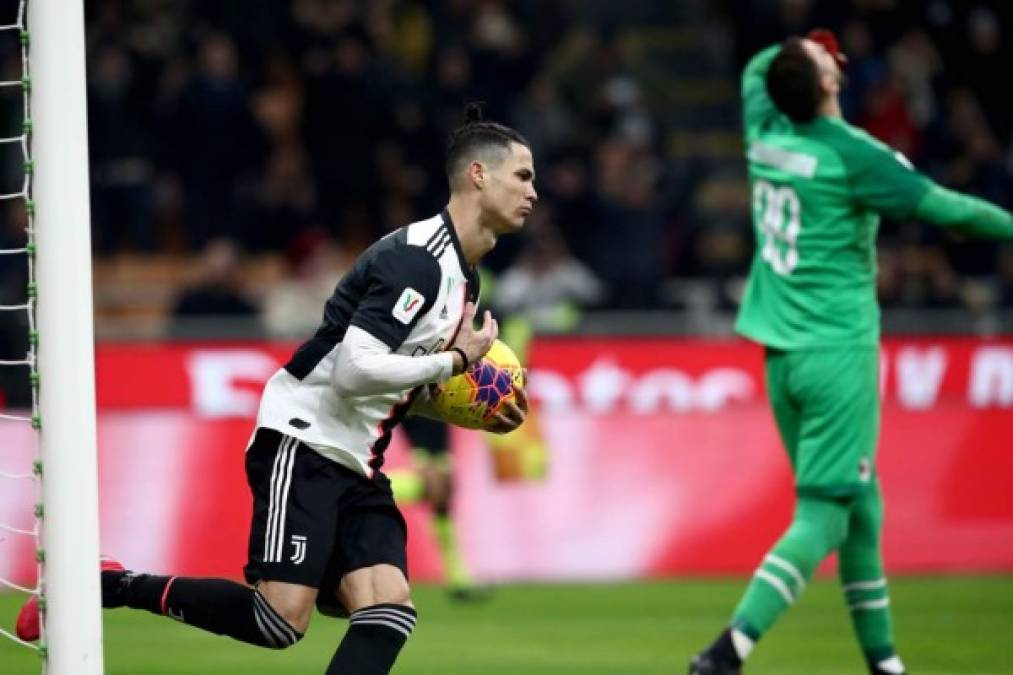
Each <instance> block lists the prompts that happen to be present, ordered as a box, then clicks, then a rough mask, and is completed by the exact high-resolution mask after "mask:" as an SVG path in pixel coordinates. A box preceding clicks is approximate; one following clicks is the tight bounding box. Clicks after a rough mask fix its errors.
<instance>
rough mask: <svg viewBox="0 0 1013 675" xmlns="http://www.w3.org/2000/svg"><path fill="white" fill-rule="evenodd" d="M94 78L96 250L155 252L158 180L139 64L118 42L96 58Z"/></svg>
mask: <svg viewBox="0 0 1013 675" xmlns="http://www.w3.org/2000/svg"><path fill="white" fill-rule="evenodd" d="M92 63H93V65H92V71H91V75H90V77H89V78H88V121H89V134H88V136H89V138H88V141H89V145H90V146H91V163H92V169H91V178H92V193H91V194H92V223H93V240H94V246H95V248H96V250H98V251H101V252H110V251H114V250H120V249H123V248H129V249H140V250H144V251H153V250H155V248H156V246H157V245H158V241H157V239H156V233H155V231H154V227H153V226H152V225H153V223H152V220H153V217H152V216H153V198H154V195H153V192H152V182H153V178H154V165H153V162H152V159H153V155H154V149H155V148H154V143H153V138H152V135H153V129H152V128H151V126H150V125H151V116H150V114H149V111H150V104H149V103H148V102H147V101H145V99H144V98H143V97H142V96H139V95H138V93H139V92H138V91H137V90H136V86H135V77H136V75H135V72H134V64H133V62H132V61H131V59H130V56H129V54H128V53H127V51H126V50H125V49H124V48H123V47H121V46H120V45H117V44H115V43H112V44H107V45H103V46H102V47H100V48H99V50H98V52H97V53H96V54H95V55H94V57H93V62H92Z"/></svg>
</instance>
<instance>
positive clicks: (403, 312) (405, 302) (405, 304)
mask: <svg viewBox="0 0 1013 675" xmlns="http://www.w3.org/2000/svg"><path fill="white" fill-rule="evenodd" d="M424 304H426V299H425V297H423V295H422V294H421V293H419V292H418V291H416V290H415V289H414V288H412V287H411V286H409V287H408V288H406V289H404V291H402V293H401V297H400V298H398V299H397V302H396V303H394V309H393V311H391V314H392V315H393V316H394V318H395V319H397V320H398V321H400V322H401V323H403V324H406V325H407V324H409V323H411V322H412V319H414V318H415V315H416V314H418V313H419V310H421V309H422V306H423V305H424Z"/></svg>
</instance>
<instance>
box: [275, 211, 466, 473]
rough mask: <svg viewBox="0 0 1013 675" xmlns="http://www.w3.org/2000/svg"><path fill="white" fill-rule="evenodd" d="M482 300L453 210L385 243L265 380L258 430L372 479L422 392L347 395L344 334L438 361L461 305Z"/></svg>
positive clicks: (372, 250)
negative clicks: (352, 331)
mask: <svg viewBox="0 0 1013 675" xmlns="http://www.w3.org/2000/svg"><path fill="white" fill-rule="evenodd" d="M478 295H479V279H478V275H477V273H476V271H475V269H474V268H473V267H472V266H470V265H468V263H467V261H466V260H465V258H464V254H463V253H462V251H461V244H460V242H459V241H458V239H457V233H456V232H455V230H454V226H453V223H452V222H451V220H450V214H449V213H448V212H447V211H446V210H444V211H443V213H441V214H439V215H437V216H434V217H432V218H429V219H428V220H423V221H419V222H417V223H412V224H411V225H408V226H406V227H402V228H401V229H399V230H396V231H394V232H392V233H391V234H389V235H387V236H386V237H384V238H383V239H380V240H379V241H377V242H376V243H374V244H373V245H372V246H370V247H369V248H368V249H366V251H364V252H363V253H362V255H361V256H359V258H358V260H356V262H355V265H354V266H353V267H352V269H351V270H350V271H349V272H348V274H346V275H345V276H344V278H342V279H341V281H340V282H339V283H338V285H337V288H336V289H335V291H334V294H333V295H332V296H331V298H330V299H329V300H328V301H327V304H326V305H325V307H324V317H323V323H322V325H321V326H320V328H319V329H318V330H317V332H316V334H315V335H314V336H313V337H312V338H311V339H309V340H308V341H306V342H305V343H303V345H302V346H300V347H299V348H298V349H297V350H296V352H295V353H294V354H293V356H292V358H291V359H290V360H289V362H288V363H287V364H285V366H284V367H282V368H281V369H280V370H278V372H277V373H275V374H274V375H273V376H272V377H271V379H270V380H269V381H268V383H267V385H266V386H265V388H264V394H263V397H262V398H261V401H260V410H259V413H258V415H257V426H258V427H267V428H269V429H276V430H278V431H280V432H282V433H284V434H287V435H289V436H293V437H295V438H298V439H299V440H301V441H303V442H304V443H306V444H307V445H309V446H310V447H312V448H314V449H315V450H316V451H317V452H319V453H321V454H322V455H324V456H325V457H328V458H329V459H332V460H333V461H335V462H338V463H339V464H342V465H343V466H346V467H348V468H350V469H352V470H353V471H356V472H358V473H360V474H362V475H364V476H367V477H372V475H373V473H374V472H375V471H376V470H377V469H379V468H380V466H381V465H382V464H383V452H384V450H385V449H386V448H387V446H388V444H389V443H390V438H391V432H392V430H393V428H394V426H395V425H396V424H397V423H398V422H399V421H400V420H401V419H403V418H404V417H405V415H406V414H407V412H408V409H409V408H410V407H411V404H412V401H413V399H414V398H415V396H416V395H417V394H418V393H419V391H420V390H421V387H414V388H409V389H402V390H398V391H391V392H389V393H383V394H377V395H367V396H342V395H340V394H339V393H338V390H337V388H336V387H335V386H334V385H333V384H332V381H331V377H332V372H333V370H334V365H335V362H336V360H337V354H338V353H339V350H340V349H341V347H342V340H343V339H344V337H345V333H346V331H347V330H348V329H349V327H352V326H354V327H357V328H360V329H362V330H364V331H366V332H367V333H369V334H370V335H372V336H373V337H375V338H377V339H378V340H380V341H382V342H383V343H385V344H386V345H387V346H388V347H390V349H391V352H392V353H394V354H399V355H403V356H412V357H418V356H425V355H429V354H434V353H436V352H440V351H442V350H445V349H446V348H447V347H448V346H449V345H450V344H452V342H453V340H454V338H455V337H456V334H457V331H458V329H459V328H460V325H461V320H462V314H463V311H464V303H465V302H466V301H469V300H470V301H471V302H475V303H477V302H478ZM339 375H340V374H339Z"/></svg>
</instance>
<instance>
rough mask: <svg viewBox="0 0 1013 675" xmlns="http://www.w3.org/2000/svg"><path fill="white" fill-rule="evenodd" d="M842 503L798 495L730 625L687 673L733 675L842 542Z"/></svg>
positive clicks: (844, 505)
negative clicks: (782, 530) (788, 521)
mask: <svg viewBox="0 0 1013 675" xmlns="http://www.w3.org/2000/svg"><path fill="white" fill-rule="evenodd" d="M848 513H849V509H848V504H847V502H846V501H841V500H835V499H829V498H821V497H812V496H806V497H803V496H799V497H798V498H797V500H796V502H795V516H794V518H793V520H792V523H791V525H790V526H789V527H788V530H787V531H786V532H785V533H784V534H783V535H782V536H781V539H780V540H779V541H778V542H777V544H775V545H774V547H773V548H772V549H771V550H770V552H769V553H768V554H767V555H766V556H765V557H764V559H763V562H762V563H761V564H760V566H759V567H758V568H757V570H756V573H755V574H754V575H753V579H752V581H751V582H750V584H749V587H748V588H747V589H746V593H745V595H744V596H743V597H742V600H741V601H740V602H739V605H738V607H736V608H735V612H734V614H733V618H732V623H731V625H730V626H729V627H728V628H727V629H726V630H725V631H724V632H722V633H721V635H719V636H718V638H717V640H715V641H714V643H713V644H711V646H710V647H708V648H707V649H706V650H705V651H704V652H703V653H701V654H700V655H699V656H697V658H696V659H695V660H694V666H692V667H691V669H690V672H691V673H711V672H713V673H725V672H728V673H733V672H737V669H738V667H739V666H740V665H741V663H742V661H744V660H745V659H746V657H747V656H748V655H749V653H750V652H751V651H752V648H753V645H754V644H755V643H756V641H757V640H759V639H760V637H761V636H763V635H764V634H765V633H766V632H767V631H768V630H770V628H771V626H773V625H774V622H776V621H777V619H778V617H780V616H781V614H782V613H784V611H785V610H787V609H788V608H789V607H790V606H791V605H793V604H794V603H795V601H796V600H797V599H798V598H799V596H800V595H801V594H802V591H804V590H805V586H806V583H807V582H808V581H809V579H810V578H811V577H812V574H813V572H815V571H816V567H817V566H818V565H819V564H820V562H822V561H823V559H824V558H826V557H827V555H828V554H829V553H830V552H831V551H833V550H834V549H836V548H837V547H838V546H839V545H840V543H841V541H843V539H844V537H845V534H846V532H847V527H848Z"/></svg>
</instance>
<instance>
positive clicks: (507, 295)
mask: <svg viewBox="0 0 1013 675" xmlns="http://www.w3.org/2000/svg"><path fill="white" fill-rule="evenodd" d="M552 217H553V214H552V212H551V210H549V209H547V208H539V209H537V210H536V211H535V213H533V214H532V216H531V218H529V221H528V223H527V225H526V228H525V232H524V238H525V240H527V242H528V244H527V246H526V247H525V248H524V252H523V253H522V254H521V256H520V258H519V259H518V260H517V262H516V263H515V264H514V265H513V266H512V267H511V268H510V269H509V270H507V271H506V272H505V273H504V274H503V275H502V276H501V277H500V278H499V279H498V281H497V282H496V285H495V305H496V308H497V310H498V312H502V314H503V315H506V316H510V317H518V316H519V317H521V318H524V319H525V320H526V321H527V322H528V324H529V325H530V326H531V327H532V328H533V329H534V330H535V331H547V332H561V331H566V330H571V329H572V328H573V326H574V325H575V324H576V319H577V317H578V316H579V313H580V310H581V309H583V308H585V307H591V306H595V305H597V304H599V303H600V302H601V301H602V300H603V299H604V296H605V288H604V285H603V284H602V283H601V282H600V281H599V280H598V279H597V278H596V277H595V276H594V274H593V273H592V272H591V270H589V269H588V268H587V266H585V265H584V264H583V263H581V262H580V261H579V260H577V259H575V258H574V257H573V256H572V255H570V252H569V251H568V250H567V248H566V244H565V242H564V241H563V238H562V236H561V235H560V233H559V230H558V229H557V228H556V226H555V223H554V222H553V220H552Z"/></svg>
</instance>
